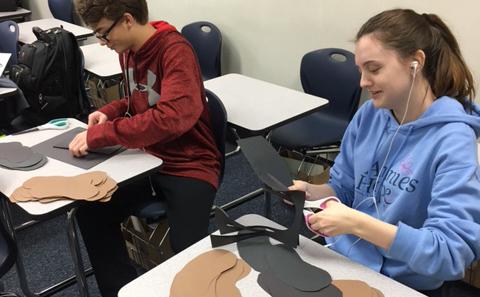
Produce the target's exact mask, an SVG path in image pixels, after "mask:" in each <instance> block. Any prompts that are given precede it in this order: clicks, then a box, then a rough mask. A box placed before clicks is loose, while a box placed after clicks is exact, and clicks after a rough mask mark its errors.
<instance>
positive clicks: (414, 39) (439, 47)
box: [356, 9, 475, 104]
mask: <svg viewBox="0 0 480 297" xmlns="http://www.w3.org/2000/svg"><path fill="white" fill-rule="evenodd" d="M370 33H372V34H374V36H375V37H376V38H377V39H378V40H380V41H381V42H382V43H383V44H384V46H386V47H387V48H390V49H393V50H395V51H397V53H398V54H399V55H400V57H402V58H406V57H409V56H411V55H413V54H414V53H415V52H416V51H417V50H419V49H420V50H422V51H423V52H424V53H425V65H424V67H423V70H422V71H423V74H424V75H425V77H426V78H427V80H428V82H429V84H430V87H431V88H432V90H433V93H434V94H435V96H437V97H438V96H450V97H453V98H456V99H457V100H458V101H460V102H461V103H462V104H463V103H464V102H465V100H470V101H471V100H472V99H474V97H475V87H474V83H473V77H472V74H471V72H470V70H469V69H468V67H467V65H466V63H465V61H464V60H463V57H462V54H461V52H460V47H459V46H458V42H457V40H456V39H455V37H454V36H453V34H452V32H451V31H450V29H449V28H448V27H447V25H446V24H445V23H444V22H443V21H442V20H441V19H440V18H439V17H438V16H437V15H435V14H425V13H424V14H418V13H416V12H415V11H413V10H411V9H393V10H387V11H384V12H381V13H379V14H377V15H376V16H374V17H372V18H371V19H369V20H368V21H367V22H366V23H365V24H364V25H363V26H362V27H361V28H360V30H359V31H358V33H357V37H356V40H357V41H358V40H359V39H360V38H361V37H363V36H364V35H367V34H370Z"/></svg>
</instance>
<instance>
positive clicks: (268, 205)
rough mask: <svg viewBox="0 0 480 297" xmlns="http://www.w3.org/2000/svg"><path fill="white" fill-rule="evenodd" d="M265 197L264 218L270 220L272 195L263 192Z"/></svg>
mask: <svg viewBox="0 0 480 297" xmlns="http://www.w3.org/2000/svg"><path fill="white" fill-rule="evenodd" d="M263 196H264V197H265V217H266V218H267V219H271V216H272V193H270V192H269V191H263Z"/></svg>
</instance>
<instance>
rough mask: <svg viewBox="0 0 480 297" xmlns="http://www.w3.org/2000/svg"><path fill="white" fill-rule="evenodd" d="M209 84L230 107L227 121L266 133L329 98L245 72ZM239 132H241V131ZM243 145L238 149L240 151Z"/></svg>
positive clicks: (259, 191)
mask: <svg viewBox="0 0 480 297" xmlns="http://www.w3.org/2000/svg"><path fill="white" fill-rule="evenodd" d="M204 85H205V88H207V89H209V90H211V91H212V92H214V93H215V94H216V95H217V96H218V97H219V98H220V100H221V101H222V103H223V104H224V106H225V109H226V110H227V121H228V123H229V125H230V126H232V127H233V128H239V129H242V130H244V131H245V130H246V131H247V132H248V134H257V135H258V134H265V133H267V132H268V131H270V130H272V129H274V128H275V127H278V126H281V125H284V124H286V123H289V122H291V121H294V120H296V119H298V118H301V117H304V116H306V115H308V114H310V113H312V112H315V111H316V110H318V109H319V108H320V107H321V106H323V105H325V104H327V103H328V100H327V99H324V98H320V97H317V96H313V95H309V94H305V93H303V92H299V91H296V90H292V89H289V88H285V87H282V86H278V85H275V84H272V83H269V82H265V81H262V80H258V79H254V78H250V77H248V76H244V75H241V74H236V73H232V74H227V75H223V76H220V77H216V78H213V79H210V80H207V81H205V82H204ZM237 136H238V135H237ZM238 151H239V148H238V147H237V149H236V150H235V151H234V153H235V152H238ZM262 193H264V191H263V189H257V190H255V191H253V192H251V193H248V194H246V195H244V196H242V197H240V198H237V199H235V200H234V201H232V202H229V203H227V204H226V205H223V206H222V208H223V209H225V210H226V209H229V208H232V207H235V206H237V205H239V204H242V203H244V202H246V201H249V200H250V199H252V198H254V197H257V196H259V195H261V194H262ZM270 199H271V198H270V195H269V193H267V192H265V200H266V208H265V212H266V215H267V216H269V212H270Z"/></svg>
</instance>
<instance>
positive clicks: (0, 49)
mask: <svg viewBox="0 0 480 297" xmlns="http://www.w3.org/2000/svg"><path fill="white" fill-rule="evenodd" d="M18 34H19V31H18V25H17V23H15V22H14V21H11V20H8V21H3V22H1V23H0V40H1V41H2V42H0V53H10V54H12V55H11V56H10V60H9V61H8V64H7V70H8V68H9V67H11V66H12V65H15V64H17V61H18V58H17V56H18Z"/></svg>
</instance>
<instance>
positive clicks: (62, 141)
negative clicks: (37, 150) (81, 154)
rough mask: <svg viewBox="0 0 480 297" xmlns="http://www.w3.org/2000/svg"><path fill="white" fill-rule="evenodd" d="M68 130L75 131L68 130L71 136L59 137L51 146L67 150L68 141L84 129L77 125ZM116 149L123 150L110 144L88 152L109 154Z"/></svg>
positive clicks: (121, 147) (119, 146)
mask: <svg viewBox="0 0 480 297" xmlns="http://www.w3.org/2000/svg"><path fill="white" fill-rule="evenodd" d="M70 131H75V132H70V133H71V134H70V135H71V137H65V138H62V139H60V141H58V142H57V143H55V144H53V147H54V148H60V149H66V150H68V146H69V145H70V142H72V140H73V138H74V137H75V136H76V135H77V134H78V133H80V132H83V131H85V129H84V128H82V127H77V128H74V129H72V130H70ZM118 150H121V151H124V150H125V148H124V147H123V146H121V145H112V146H105V147H100V148H97V149H88V152H89V153H95V154H103V155H111V154H113V153H115V152H117V151H118Z"/></svg>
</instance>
